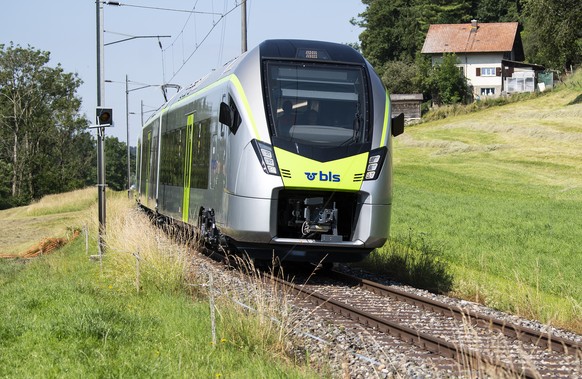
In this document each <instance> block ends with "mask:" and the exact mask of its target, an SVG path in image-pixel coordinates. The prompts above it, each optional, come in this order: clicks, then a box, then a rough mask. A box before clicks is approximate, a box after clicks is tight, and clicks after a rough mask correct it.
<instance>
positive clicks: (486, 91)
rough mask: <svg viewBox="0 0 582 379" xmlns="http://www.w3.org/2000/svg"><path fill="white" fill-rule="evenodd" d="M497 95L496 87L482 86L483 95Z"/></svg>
mask: <svg viewBox="0 0 582 379" xmlns="http://www.w3.org/2000/svg"><path fill="white" fill-rule="evenodd" d="M492 95H495V88H481V96H492Z"/></svg>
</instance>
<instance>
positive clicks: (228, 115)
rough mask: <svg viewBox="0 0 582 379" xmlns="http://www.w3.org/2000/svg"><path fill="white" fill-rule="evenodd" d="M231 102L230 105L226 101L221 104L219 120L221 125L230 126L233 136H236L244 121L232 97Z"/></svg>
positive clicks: (230, 97)
mask: <svg viewBox="0 0 582 379" xmlns="http://www.w3.org/2000/svg"><path fill="white" fill-rule="evenodd" d="M229 100H230V101H229V104H227V103H225V102H224V101H223V102H222V103H220V114H219V116H218V120H219V121H220V123H222V124H224V125H226V126H228V128H229V129H230V131H231V132H232V134H236V132H237V130H238V128H239V126H240V124H241V122H242V119H241V116H240V113H239V111H238V108H237V107H236V103H235V102H234V99H233V98H232V96H229Z"/></svg>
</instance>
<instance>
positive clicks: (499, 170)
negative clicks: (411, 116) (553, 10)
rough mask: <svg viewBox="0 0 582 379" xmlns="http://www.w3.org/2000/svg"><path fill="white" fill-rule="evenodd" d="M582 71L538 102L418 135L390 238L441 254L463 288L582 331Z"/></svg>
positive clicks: (416, 129) (402, 141) (397, 179)
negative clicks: (416, 243)
mask: <svg viewBox="0 0 582 379" xmlns="http://www.w3.org/2000/svg"><path fill="white" fill-rule="evenodd" d="M581 94H582V71H579V72H578V73H577V75H576V76H575V77H573V78H571V79H570V80H569V81H568V82H567V85H564V86H562V87H561V88H559V89H556V90H555V91H553V92H551V93H548V94H543V95H542V96H539V97H536V98H533V99H531V100H527V101H523V102H517V103H511V104H507V105H504V106H498V107H493V108H489V109H486V110H482V111H479V112H475V113H470V114H466V115H462V116H455V117H449V118H446V119H443V120H439V121H434V122H427V123H422V124H419V125H416V126H410V127H407V128H406V130H405V133H404V134H403V135H401V136H399V137H398V138H397V139H396V140H395V147H394V166H395V173H394V183H395V193H394V204H393V220H392V221H393V222H392V229H391V235H392V237H394V238H401V239H402V238H405V237H406V236H410V235H413V236H416V238H419V239H422V241H423V243H428V244H430V245H431V246H435V247H437V248H438V250H439V251H441V252H442V257H443V258H444V259H445V260H446V261H447V262H448V263H449V264H450V267H451V271H452V272H453V274H454V285H453V292H454V293H455V294H457V295H459V296H462V297H465V298H470V299H475V300H478V301H482V302H485V303H487V304H488V305H492V306H495V307H498V308H501V309H505V310H509V311H513V312H517V313H520V314H523V315H525V316H530V317H535V318H538V319H541V320H542V321H544V322H556V323H558V324H561V325H565V326H568V327H572V328H574V329H579V328H580V327H581V326H582V275H580V273H581V272H582V254H581V252H582V250H581V249H582V247H581V245H580V241H582V227H581V225H582V102H581V101H580V98H581Z"/></svg>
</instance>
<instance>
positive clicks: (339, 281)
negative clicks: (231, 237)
mask: <svg viewBox="0 0 582 379" xmlns="http://www.w3.org/2000/svg"><path fill="white" fill-rule="evenodd" d="M208 253H211V255H212V259H214V260H218V261H223V262H228V258H226V257H224V256H223V255H222V254H221V253H219V252H217V251H214V250H206V254H207V255H208ZM231 262H232V261H231ZM305 271H310V270H309V269H307V270H305V269H304V270H302V272H305ZM267 277H268V278H267ZM265 281H266V283H267V284H269V283H270V284H271V285H276V286H280V287H281V288H282V289H283V291H278V292H280V293H288V294H293V296H294V297H295V298H296V299H299V300H300V301H303V302H308V303H311V304H312V305H315V306H316V307H319V308H324V309H327V310H328V311H329V312H332V313H333V314H336V315H338V316H339V317H340V318H342V319H343V320H344V321H345V320H349V321H350V322H354V323H357V324H360V325H362V326H364V327H366V328H369V329H370V330H373V331H374V332H375V333H380V337H378V338H377V339H378V340H383V338H382V337H381V335H382V334H384V335H388V336H391V337H392V338H395V339H397V340H398V341H403V342H404V343H406V344H409V345H412V346H416V347H417V348H418V349H419V351H420V352H419V351H418V350H417V352H413V353H412V354H416V355H418V356H420V355H422V356H423V359H426V356H427V353H428V355H431V357H430V358H429V359H432V360H433V361H434V362H435V363H434V367H435V369H437V370H439V369H442V370H444V371H447V372H453V375H454V376H469V377H482V376H486V377H511V378H579V377H582V344H580V343H579V342H576V341H571V340H568V339H566V338H562V337H559V336H554V335H552V334H549V333H546V332H541V331H538V330H535V329H532V328H528V327H524V326H520V325H517V324H512V323H509V322H507V321H504V320H502V319H497V318H495V317H491V316H489V315H485V314H480V313H478V312H476V311H473V310H469V309H464V308H461V307H459V306H453V305H450V304H446V303H443V302H439V301H436V300H434V299H431V298H427V297H423V296H419V295H416V294H413V293H410V292H407V291H403V290H401V289H398V288H395V287H394V286H387V285H383V284H381V283H376V282H374V281H371V280H368V279H363V278H359V277H356V276H353V275H349V274H346V273H343V272H339V271H333V270H323V271H321V272H318V273H317V274H316V275H311V276H310V277H308V278H302V277H299V276H295V277H294V278H293V281H289V280H284V279H282V278H280V277H277V276H274V275H265ZM298 283H299V284H298ZM336 322H337V321H336ZM340 322H341V321H340ZM374 343H375V344H378V343H377V342H374ZM387 350H391V348H390V347H388V348H387ZM438 376H439V375H437V377H438Z"/></svg>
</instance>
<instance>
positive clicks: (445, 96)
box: [428, 54, 469, 104]
mask: <svg viewBox="0 0 582 379" xmlns="http://www.w3.org/2000/svg"><path fill="white" fill-rule="evenodd" d="M456 64H457V56H456V55H455V54H445V55H444V56H443V61H442V63H441V64H439V65H436V66H435V67H434V68H433V70H432V73H431V74H430V75H429V77H428V83H429V88H430V89H431V92H432V99H433V102H434V103H436V104H456V103H459V102H464V101H466V100H467V97H468V96H469V90H468V87H467V79H466V78H465V76H464V75H463V72H462V71H461V70H459V68H458V67H457V66H456Z"/></svg>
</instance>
